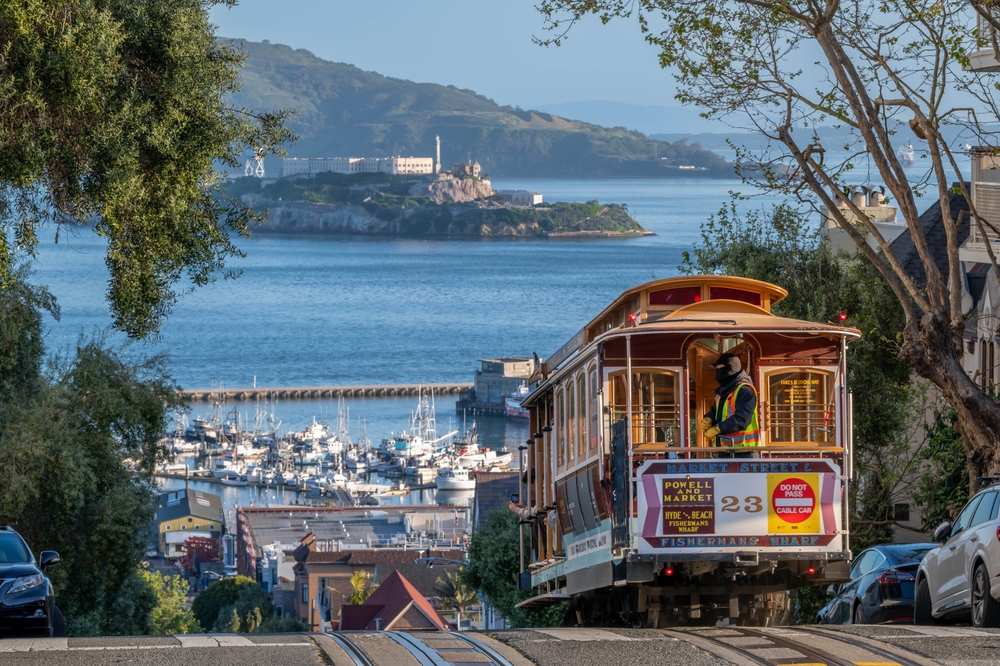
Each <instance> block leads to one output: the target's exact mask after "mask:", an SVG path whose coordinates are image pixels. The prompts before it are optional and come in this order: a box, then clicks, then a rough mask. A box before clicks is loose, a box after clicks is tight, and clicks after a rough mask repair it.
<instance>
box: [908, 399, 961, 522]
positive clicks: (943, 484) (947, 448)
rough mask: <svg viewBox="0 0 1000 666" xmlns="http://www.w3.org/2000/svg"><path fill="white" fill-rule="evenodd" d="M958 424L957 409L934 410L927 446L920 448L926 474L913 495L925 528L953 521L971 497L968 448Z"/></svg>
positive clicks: (919, 481)
mask: <svg viewBox="0 0 1000 666" xmlns="http://www.w3.org/2000/svg"><path fill="white" fill-rule="evenodd" d="M957 423H958V415H957V414H956V413H955V410H954V409H952V408H951V407H942V408H939V409H936V410H935V411H934V422H933V423H932V424H930V425H929V426H928V427H927V446H925V447H924V448H923V450H922V451H921V458H922V460H923V461H924V463H925V468H924V473H923V474H922V475H921V477H920V479H919V480H918V482H917V487H916V489H915V491H914V494H913V500H914V502H915V503H916V505H917V506H918V507H920V515H921V516H922V517H923V520H924V525H923V529H924V530H925V531H930V530H933V529H934V528H935V527H937V526H938V525H939V524H941V523H943V522H944V521H946V520H954V519H955V512H957V511H958V510H959V509H960V508H962V505H964V504H965V502H966V501H967V500H968V499H969V474H968V468H967V466H966V457H965V448H964V447H963V446H962V437H961V436H960V435H959V434H958V431H957V430H956V425H957Z"/></svg>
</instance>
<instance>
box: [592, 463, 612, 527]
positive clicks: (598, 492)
mask: <svg viewBox="0 0 1000 666" xmlns="http://www.w3.org/2000/svg"><path fill="white" fill-rule="evenodd" d="M590 485H591V487H592V488H593V490H594V499H595V501H596V502H597V516H598V518H600V519H601V520H606V519H607V518H608V515H609V514H608V496H607V495H606V494H605V493H607V490H605V487H604V486H602V485H601V471H600V469H598V467H597V465H591V466H590Z"/></svg>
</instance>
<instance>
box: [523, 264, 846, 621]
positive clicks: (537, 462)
mask: <svg viewBox="0 0 1000 666" xmlns="http://www.w3.org/2000/svg"><path fill="white" fill-rule="evenodd" d="M785 296H786V292H785V291H784V290H783V289H781V288H779V287H776V286H774V285H770V284H767V283H764V282H759V281H756V280H750V279H746V278H737V277H724V276H691V277H680V278H670V279H666V280H658V281H655V282H650V283H647V284H643V285H639V286H637V287H634V288H632V289H629V290H628V291H626V292H625V293H623V294H622V295H621V296H620V297H619V298H617V299H616V300H615V301H614V302H613V303H612V304H611V305H609V306H608V307H607V308H606V309H605V310H604V311H602V312H601V313H600V314H599V315H598V316H597V317H595V318H594V319H593V320H592V321H590V322H589V323H588V324H587V325H586V326H585V327H584V328H583V329H582V330H581V331H580V332H579V333H578V334H577V335H575V336H574V337H573V338H572V339H571V340H569V341H568V342H567V343H566V344H565V345H564V346H563V347H562V348H561V349H560V350H558V351H557V352H556V353H555V354H554V355H553V356H552V357H550V358H549V359H547V360H546V362H545V363H543V364H542V365H541V368H540V370H539V372H538V373H537V375H536V376H535V377H534V378H533V383H532V387H533V389H532V392H531V393H530V395H529V396H528V397H527V398H526V399H524V400H523V401H522V405H523V406H524V407H525V408H527V410H528V412H529V414H530V424H531V432H532V433H533V436H532V439H531V440H529V441H528V443H527V446H526V450H525V452H524V467H525V469H526V474H525V475H524V476H523V477H522V485H523V487H522V489H521V498H522V500H526V501H525V504H526V506H529V507H530V508H531V509H532V512H533V514H534V515H533V517H532V520H530V521H529V523H528V525H526V526H525V527H526V529H523V530H522V553H523V557H522V567H523V573H522V575H521V587H522V588H524V589H534V590H535V591H536V592H537V593H538V595H537V596H535V597H533V598H532V599H529V600H528V601H526V602H524V603H523V604H522V606H523V607H540V606H544V605H546V604H549V603H555V602H558V601H562V600H569V601H570V608H571V610H573V611H575V615H576V621H577V622H578V623H580V624H585V623H599V622H603V621H612V620H613V621H620V620H624V621H626V622H629V623H631V624H636V625H645V626H670V625H673V624H683V623H700V622H712V623H714V622H715V621H717V620H719V619H722V618H729V619H730V621H732V622H734V623H735V622H740V623H748V624H773V623H775V622H777V621H779V620H780V617H781V616H782V614H783V613H784V612H785V610H786V607H787V595H785V593H786V592H787V591H788V590H790V589H793V588H796V587H802V586H807V585H818V584H823V583H828V582H833V581H840V580H844V579H846V578H847V577H848V566H847V565H848V562H849V560H850V544H849V539H848V525H847V516H848V515H849V513H848V495H849V493H848V479H849V478H850V469H851V430H852V428H851V406H850V392H849V390H848V388H847V385H846V372H847V358H846V353H847V344H848V342H849V341H850V340H852V339H856V338H858V337H859V336H860V333H859V332H858V331H857V330H854V329H851V328H846V327H844V326H840V325H835V324H820V323H815V322H807V321H799V320H794V319H788V318H783V317H778V316H775V315H773V314H771V311H770V310H771V306H772V305H773V304H774V303H776V302H778V301H779V300H781V299H782V298H784V297H785ZM722 353H732V354H736V355H738V356H739V357H740V359H741V361H742V365H743V369H744V371H746V372H747V374H748V375H749V376H750V378H751V380H752V382H753V384H754V386H755V388H756V391H757V395H758V412H759V421H760V437H761V441H760V445H759V446H757V447H753V448H744V447H737V446H726V445H725V444H726V442H725V441H721V444H722V445H721V446H719V445H717V443H714V442H712V443H710V442H708V441H707V440H706V439H705V438H704V437H703V436H702V435H701V433H700V432H699V428H698V423H699V421H700V420H701V418H702V417H703V416H704V415H705V414H706V413H707V412H708V411H710V409H712V408H713V405H714V404H715V389H716V388H717V386H718V384H717V382H716V381H715V371H714V369H713V368H711V364H712V363H713V362H714V361H715V360H716V359H717V358H718V356H719V355H720V354H722ZM628 378H631V380H629V379H628ZM723 440H724V438H723ZM733 456H736V457H733ZM747 456H750V457H747Z"/></svg>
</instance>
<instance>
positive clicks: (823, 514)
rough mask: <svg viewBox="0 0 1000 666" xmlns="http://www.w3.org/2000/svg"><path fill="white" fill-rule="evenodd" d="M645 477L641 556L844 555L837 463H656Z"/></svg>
mask: <svg viewBox="0 0 1000 666" xmlns="http://www.w3.org/2000/svg"><path fill="white" fill-rule="evenodd" d="M638 479H639V484H638V500H639V502H638V504H639V507H638V508H639V525H640V526H641V529H642V532H641V538H640V539H639V552H640V553H657V552H665V551H669V552H687V551H690V552H703V551H704V550H706V549H710V550H714V549H718V550H733V551H737V550H743V549H746V548H754V549H759V550H762V551H769V552H781V551H791V552H799V551H802V550H824V551H840V550H842V548H841V542H842V538H841V536H840V524H841V505H840V501H839V499H840V485H841V478H840V468H839V467H838V466H837V465H835V464H834V463H833V462H832V461H830V460H825V459H816V458H809V459H791V458H779V459H773V460H766V459H765V460H759V459H739V458H737V459H734V460H676V461H672V460H650V461H647V462H645V463H644V464H643V465H642V466H641V467H640V468H639V473H638Z"/></svg>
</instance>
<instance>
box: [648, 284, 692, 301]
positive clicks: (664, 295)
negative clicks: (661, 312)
mask: <svg viewBox="0 0 1000 666" xmlns="http://www.w3.org/2000/svg"><path fill="white" fill-rule="evenodd" d="M700 301H701V287H678V288H676V289H660V290H659V291H651V292H649V304H650V305H691V304H692V303H698V302H700Z"/></svg>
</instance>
